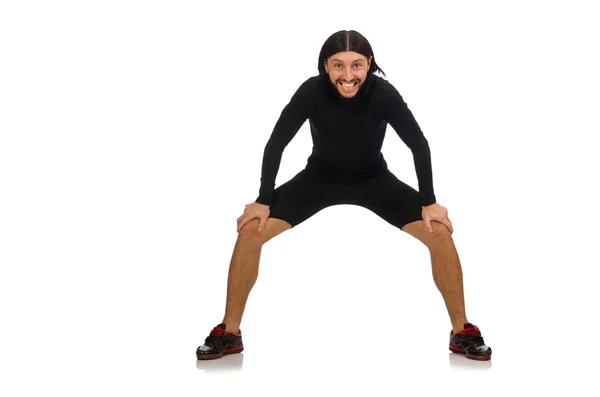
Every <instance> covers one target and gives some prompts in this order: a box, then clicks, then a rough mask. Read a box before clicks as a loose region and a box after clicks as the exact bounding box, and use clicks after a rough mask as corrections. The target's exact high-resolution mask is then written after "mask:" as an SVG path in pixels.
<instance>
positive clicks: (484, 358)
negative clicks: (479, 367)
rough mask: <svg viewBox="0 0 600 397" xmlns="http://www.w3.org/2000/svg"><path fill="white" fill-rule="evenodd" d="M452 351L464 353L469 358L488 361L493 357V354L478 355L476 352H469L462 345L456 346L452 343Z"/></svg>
mask: <svg viewBox="0 0 600 397" xmlns="http://www.w3.org/2000/svg"><path fill="white" fill-rule="evenodd" d="M450 351H451V352H452V353H458V354H463V355H465V356H466V357H467V358H470V359H471V360H478V361H488V360H491V359H492V356H491V355H489V356H478V355H476V354H467V352H465V350H464V349H461V348H460V347H456V346H452V345H450Z"/></svg>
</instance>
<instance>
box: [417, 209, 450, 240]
mask: <svg viewBox="0 0 600 397" xmlns="http://www.w3.org/2000/svg"><path fill="white" fill-rule="evenodd" d="M422 208H423V211H422V213H421V216H422V217H423V220H424V221H425V227H426V228H427V231H428V232H429V233H433V227H431V222H432V221H436V222H440V223H441V224H443V225H444V226H446V227H447V228H448V230H449V231H450V234H452V233H454V229H453V228H452V222H450V219H449V218H448V209H447V208H446V207H443V206H441V205H439V204H438V203H434V204H431V205H428V206H426V207H422Z"/></svg>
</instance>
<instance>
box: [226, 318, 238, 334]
mask: <svg viewBox="0 0 600 397" xmlns="http://www.w3.org/2000/svg"><path fill="white" fill-rule="evenodd" d="M223 323H225V332H227V333H230V334H234V335H237V334H238V333H239V332H240V324H239V323H235V322H233V321H231V322H227V321H225V320H223ZM230 324H231V325H230Z"/></svg>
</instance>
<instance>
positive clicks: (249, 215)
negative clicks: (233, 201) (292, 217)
mask: <svg viewBox="0 0 600 397" xmlns="http://www.w3.org/2000/svg"><path fill="white" fill-rule="evenodd" d="M270 213H271V209H270V208H269V206H268V205H264V204H260V203H256V202H255V203H250V204H247V205H246V209H245V210H244V213H243V214H242V215H241V216H240V217H239V218H238V219H237V232H238V233H239V232H240V230H241V229H242V226H244V225H245V224H246V222H248V221H250V220H252V219H255V218H258V219H259V220H260V223H259V224H258V231H259V232H260V231H262V230H263V229H264V228H265V226H266V225H267V219H269V214H270Z"/></svg>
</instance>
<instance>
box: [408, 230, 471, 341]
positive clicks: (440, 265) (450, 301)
mask: <svg viewBox="0 0 600 397" xmlns="http://www.w3.org/2000/svg"><path fill="white" fill-rule="evenodd" d="M431 226H432V227H433V233H432V234H429V232H428V231H427V230H426V229H425V222H424V221H416V222H411V223H409V224H408V225H405V226H404V228H402V230H403V231H405V232H407V233H408V234H410V235H412V236H414V237H415V238H417V239H418V240H419V241H421V242H422V243H423V244H425V245H426V246H427V248H429V253H430V255H431V268H432V272H433V280H434V282H435V285H436V286H437V288H438V289H439V291H440V292H441V294H442V297H443V298H444V302H445V304H446V309H447V310H448V315H449V316H450V322H451V323H452V329H453V330H454V332H455V333H456V332H459V331H462V329H463V325H464V324H465V323H467V322H468V321H467V316H466V314H465V298H464V291H463V276H462V268H461V265H460V260H459V257H458V252H457V251H456V247H455V245H454V240H453V239H452V236H451V235H450V231H449V230H448V229H447V228H446V226H444V225H443V224H441V223H439V222H435V221H434V222H432V223H431Z"/></svg>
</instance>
